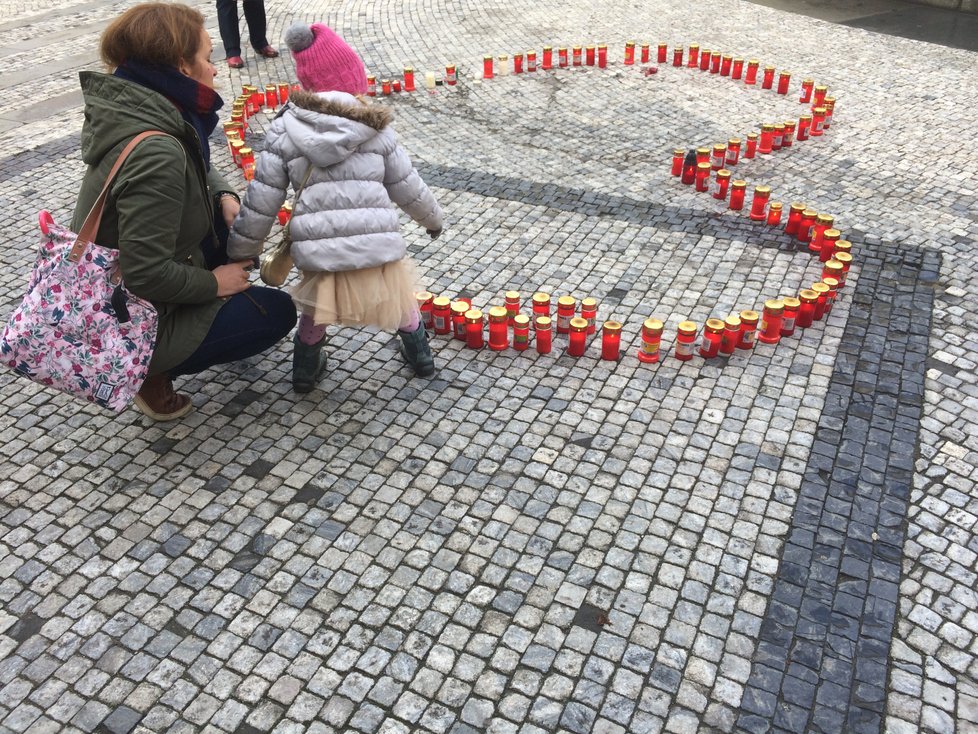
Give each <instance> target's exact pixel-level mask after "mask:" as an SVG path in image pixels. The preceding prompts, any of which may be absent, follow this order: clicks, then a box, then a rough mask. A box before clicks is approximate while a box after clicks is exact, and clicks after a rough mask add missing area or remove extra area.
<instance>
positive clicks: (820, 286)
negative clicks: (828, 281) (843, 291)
mask: <svg viewBox="0 0 978 734" xmlns="http://www.w3.org/2000/svg"><path fill="white" fill-rule="evenodd" d="M812 290H813V291H815V292H816V293H818V294H819V295H822V294H823V293H828V292H829V287H828V286H827V285H825V283H823V282H822V281H819V282H818V283H812Z"/></svg>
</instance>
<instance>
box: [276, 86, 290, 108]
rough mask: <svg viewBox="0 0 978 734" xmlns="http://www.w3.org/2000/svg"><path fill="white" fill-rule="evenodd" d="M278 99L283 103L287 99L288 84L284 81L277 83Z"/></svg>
mask: <svg viewBox="0 0 978 734" xmlns="http://www.w3.org/2000/svg"><path fill="white" fill-rule="evenodd" d="M278 101H279V104H285V103H286V102H288V101H289V85H288V84H287V83H286V82H279V83H278Z"/></svg>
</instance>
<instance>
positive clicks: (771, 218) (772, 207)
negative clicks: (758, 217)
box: [767, 201, 782, 227]
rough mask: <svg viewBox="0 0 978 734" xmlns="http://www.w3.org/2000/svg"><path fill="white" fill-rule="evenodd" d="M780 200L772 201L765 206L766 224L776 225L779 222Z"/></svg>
mask: <svg viewBox="0 0 978 734" xmlns="http://www.w3.org/2000/svg"><path fill="white" fill-rule="evenodd" d="M781 209H782V206H781V202H780V201H772V202H771V203H770V204H769V205H768V208H767V223H768V226H771V227H776V226H778V225H779V224H781Z"/></svg>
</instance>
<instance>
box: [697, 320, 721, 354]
mask: <svg viewBox="0 0 978 734" xmlns="http://www.w3.org/2000/svg"><path fill="white" fill-rule="evenodd" d="M721 341H723V322H722V321H721V320H720V319H707V320H706V325H705V326H704V327H703V339H702V340H701V341H700V356H701V357H703V358H704V359H713V358H714V357H716V356H717V355H718V354H719V353H720V342H721Z"/></svg>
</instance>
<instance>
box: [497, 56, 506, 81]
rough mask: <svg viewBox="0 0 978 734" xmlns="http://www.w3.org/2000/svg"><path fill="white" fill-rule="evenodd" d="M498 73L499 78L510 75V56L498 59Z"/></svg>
mask: <svg viewBox="0 0 978 734" xmlns="http://www.w3.org/2000/svg"><path fill="white" fill-rule="evenodd" d="M496 64H497V66H496V71H497V72H498V73H499V76H508V75H509V54H502V55H501V56H498V57H497V58H496Z"/></svg>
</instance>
